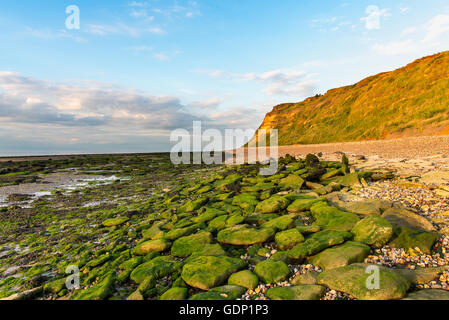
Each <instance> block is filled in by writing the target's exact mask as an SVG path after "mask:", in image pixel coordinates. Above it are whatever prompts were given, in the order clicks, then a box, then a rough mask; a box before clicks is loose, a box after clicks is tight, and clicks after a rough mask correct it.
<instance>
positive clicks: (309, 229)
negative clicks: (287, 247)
mask: <svg viewBox="0 0 449 320" xmlns="http://www.w3.org/2000/svg"><path fill="white" fill-rule="evenodd" d="M296 229H298V231H299V232H301V234H304V235H307V234H312V233H317V232H320V231H321V228H320V227H319V226H297V227H296Z"/></svg>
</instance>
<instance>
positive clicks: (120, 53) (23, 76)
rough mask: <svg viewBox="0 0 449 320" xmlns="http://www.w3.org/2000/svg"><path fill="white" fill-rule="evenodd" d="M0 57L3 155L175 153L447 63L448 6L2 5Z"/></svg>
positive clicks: (163, 1) (223, 1)
mask: <svg viewBox="0 0 449 320" xmlns="http://www.w3.org/2000/svg"><path fill="white" fill-rule="evenodd" d="M69 5H76V6H77V7H78V8H79V10H80V28H79V29H75V30H74V29H67V27H66V19H67V17H68V14H66V8H67V6H69ZM0 43H1V47H0V128H1V129H0V155H12V154H14V155H22V154H49V153H51V154H55V153H84V152H88V153H90V152H147V151H168V150H170V146H169V144H168V137H169V135H170V132H171V130H173V129H176V128H185V129H189V128H190V127H191V125H192V122H193V121H202V123H203V126H204V127H208V128H218V129H225V128H242V129H248V128H254V129H255V128H257V127H258V126H259V124H260V123H261V121H262V120H263V118H264V116H265V114H266V112H268V111H270V110H271V109H272V107H273V106H274V105H277V104H279V103H283V102H297V101H300V100H303V99H304V98H306V97H308V96H311V95H315V94H317V93H325V92H326V91H327V90H329V89H331V88H334V87H338V86H343V85H349V84H352V83H355V82H357V81H359V80H361V79H363V78H364V77H366V76H370V75H373V74H376V73H379V72H383V71H388V70H392V69H396V68H398V67H401V66H403V65H405V64H407V63H409V62H411V61H413V60H415V59H417V58H420V57H422V56H425V55H428V54H432V53H436V52H440V51H445V50H448V49H449V4H448V3H447V1H443V0H428V1H418V0H412V1H360V0H357V1H355V0H351V1H350V0H346V1H345V0H342V1H336V0H328V1H324V0H321V1H320V0H318V1H305V0H304V1H298V0H282V1H274V0H273V1H271V0H270V1H269V0H258V1H256V0H245V1H237V0H213V1H212V0H209V1H205V0H197V1H181V0H179V1H172V0H147V1H144V0H143V1H111V0H110V1H80V0H78V1H76V0H72V1H49V0H47V1H39V2H37V1H20V4H19V3H18V2H14V1H2V2H1V3H0Z"/></svg>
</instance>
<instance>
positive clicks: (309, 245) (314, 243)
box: [288, 230, 352, 261]
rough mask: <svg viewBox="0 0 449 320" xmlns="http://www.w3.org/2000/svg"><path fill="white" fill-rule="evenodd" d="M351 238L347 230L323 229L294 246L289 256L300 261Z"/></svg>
mask: <svg viewBox="0 0 449 320" xmlns="http://www.w3.org/2000/svg"><path fill="white" fill-rule="evenodd" d="M351 238H352V234H351V233H349V232H345V231H334V230H332V231H331V230H328V231H321V232H318V233H315V234H313V235H311V236H309V237H308V238H307V239H306V241H304V242H303V243H300V244H297V245H296V246H295V247H293V249H291V250H290V251H289V253H288V257H289V259H291V260H295V261H298V260H299V261H300V260H303V259H304V258H305V257H308V256H311V255H314V254H317V253H319V252H321V251H323V250H324V249H326V248H329V247H332V246H336V245H339V244H342V243H344V242H345V241H347V240H349V239H351Z"/></svg>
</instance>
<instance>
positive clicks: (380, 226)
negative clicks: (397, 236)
mask: <svg viewBox="0 0 449 320" xmlns="http://www.w3.org/2000/svg"><path fill="white" fill-rule="evenodd" d="M352 233H353V234H354V241H359V242H363V243H366V244H369V245H372V246H375V247H382V246H384V245H386V244H387V243H388V241H390V239H391V237H392V236H393V226H392V225H391V223H390V222H388V221H387V220H386V219H384V218H382V217H380V216H377V215H371V216H368V217H366V218H364V219H362V220H360V221H359V222H357V224H356V225H355V226H354V228H353V229H352Z"/></svg>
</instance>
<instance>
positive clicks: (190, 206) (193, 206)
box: [178, 198, 209, 213]
mask: <svg viewBox="0 0 449 320" xmlns="http://www.w3.org/2000/svg"><path fill="white" fill-rule="evenodd" d="M208 201H209V200H208V199H207V198H200V199H197V200H195V201H189V202H186V203H185V204H183V205H182V206H180V207H179V208H178V212H180V213H182V212H193V211H196V210H198V209H199V208H201V207H202V206H203V205H205V204H206V203H207V202H208Z"/></svg>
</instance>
